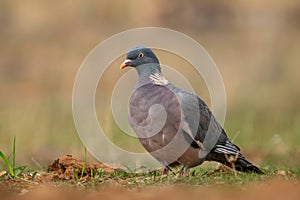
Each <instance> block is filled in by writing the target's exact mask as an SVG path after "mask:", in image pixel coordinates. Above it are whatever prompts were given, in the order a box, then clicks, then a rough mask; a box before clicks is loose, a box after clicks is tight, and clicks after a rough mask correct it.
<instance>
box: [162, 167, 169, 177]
mask: <svg viewBox="0 0 300 200" xmlns="http://www.w3.org/2000/svg"><path fill="white" fill-rule="evenodd" d="M168 171H169V168H167V167H165V168H164V169H163V171H162V173H161V175H162V176H164V175H167V173H168Z"/></svg>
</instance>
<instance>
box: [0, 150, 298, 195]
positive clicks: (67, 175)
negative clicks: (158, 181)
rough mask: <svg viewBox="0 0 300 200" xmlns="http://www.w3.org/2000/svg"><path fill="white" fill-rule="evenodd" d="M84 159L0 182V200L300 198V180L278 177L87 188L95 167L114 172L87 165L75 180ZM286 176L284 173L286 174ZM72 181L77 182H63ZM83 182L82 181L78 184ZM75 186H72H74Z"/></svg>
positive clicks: (107, 170) (63, 160)
mask: <svg viewBox="0 0 300 200" xmlns="http://www.w3.org/2000/svg"><path fill="white" fill-rule="evenodd" d="M82 165H83V161H82V160H80V159H77V158H73V157H72V156H69V155H68V156H62V157H60V158H58V159H56V160H55V161H54V162H53V163H52V164H50V165H49V167H48V169H47V170H48V172H38V174H37V175H36V178H35V179H32V177H31V176H32V175H28V176H26V177H23V178H21V179H7V180H3V181H0V193H1V196H0V199H8V200H10V199H20V200H27V199H28V200H35V199H46V200H48V199H49V200H50V199H51V200H52V199H55V200H60V199H72V200H77V199H78V200H79V199H95V200H96V199H149V200H150V199H170V198H172V200H176V199H184V198H185V199H186V198H188V200H192V199H198V200H199V199H222V200H227V199H230V200H235V199H243V200H248V199H249V200H250V199H272V200H277V199H278V200H282V199H295V200H296V199H297V200H298V199H300V182H298V181H286V180H285V179H282V178H281V179H275V180H271V181H266V182H264V183H259V184H250V185H245V186H242V187H233V186H224V185H217V184H216V185H213V186H212V185H211V186H186V185H166V186H162V187H161V186H149V187H143V188H136V187H135V188H131V189H129V188H124V187H122V186H120V185H119V184H117V183H116V182H114V181H111V182H108V183H107V184H105V185H104V186H102V187H88V189H87V188H86V187H84V186H83V185H82V184H80V183H82V182H84V181H88V180H89V179H90V177H89V175H90V173H91V170H94V169H96V168H102V169H103V170H104V171H105V173H110V172H113V169H112V168H109V167H107V166H106V165H103V164H87V165H86V167H85V170H84V173H83V177H82V178H81V180H80V181H79V182H77V184H76V182H75V177H74V172H76V173H77V176H78V177H80V175H81V170H82V168H81V167H82ZM282 177H284V176H282ZM66 180H68V181H69V182H68V183H70V181H71V182H72V181H74V183H75V184H65V185H64V184H62V183H64V182H66ZM78 183H79V184H78ZM70 185H71V186H70Z"/></svg>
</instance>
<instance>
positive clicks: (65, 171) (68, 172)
mask: <svg viewBox="0 0 300 200" xmlns="http://www.w3.org/2000/svg"><path fill="white" fill-rule="evenodd" d="M83 167H84V170H83V172H82V168H83ZM99 169H102V170H103V171H104V172H105V173H111V172H114V169H113V168H111V167H108V166H107V165H105V164H99V163H92V164H89V163H86V165H85V166H84V161H83V160H80V159H78V158H73V157H72V156H71V155H66V156H62V157H60V158H58V159H56V160H54V161H53V163H51V164H50V165H49V166H48V168H47V171H48V172H51V173H52V175H54V176H53V179H60V180H70V179H75V178H76V176H77V177H79V178H81V177H90V176H91V175H93V174H95V173H96V172H97V170H99Z"/></svg>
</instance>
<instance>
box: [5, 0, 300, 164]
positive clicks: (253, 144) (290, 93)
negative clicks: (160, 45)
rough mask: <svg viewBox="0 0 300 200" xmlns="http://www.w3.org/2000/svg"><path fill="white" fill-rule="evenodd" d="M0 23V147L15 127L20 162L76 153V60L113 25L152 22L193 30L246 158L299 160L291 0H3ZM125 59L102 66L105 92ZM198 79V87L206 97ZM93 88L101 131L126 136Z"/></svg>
mask: <svg viewBox="0 0 300 200" xmlns="http://www.w3.org/2000/svg"><path fill="white" fill-rule="evenodd" d="M0 26H1V29H0V44H1V45H0V52H1V53H0V149H1V151H3V152H5V153H6V154H9V153H10V152H11V146H12V141H13V137H14V136H16V138H17V161H18V163H20V164H26V165H29V166H31V167H32V168H36V167H38V165H41V166H45V165H47V164H49V163H50V162H51V161H52V160H54V159H55V158H57V157H58V156H61V155H65V154H72V155H74V156H78V157H82V156H83V146H82V144H81V142H80V139H79V137H78V135H77V132H76V129H75V125H74V122H73V117H72V89H73V83H74V80H75V76H76V73H77V70H78V69H79V66H80V64H81V63H82V62H83V60H84V58H85V57H86V56H87V55H88V53H89V52H90V51H91V50H92V49H93V48H94V47H95V46H96V45H97V44H99V43H100V42H101V41H103V40H105V39H106V38H108V37H110V36H111V35H113V34H116V33H119V32H121V31H125V30H127V29H131V28H136V27H144V26H159V27H165V28H171V29H174V30H177V31H180V32H183V33H185V34H187V35H189V36H191V37H192V38H194V39H195V40H197V41H198V42H199V43H200V44H201V45H202V46H203V47H204V48H205V49H206V50H207V51H208V53H209V54H210V55H211V57H212V58H213V60H214V61H215V62H216V64H217V66H218V68H219V70H220V72H221V75H222V77H223V80H224V84H225V88H226V93H227V117H226V121H225V129H226V131H227V132H228V135H229V137H230V138H235V143H236V144H238V145H239V146H241V147H242V150H243V152H244V153H245V154H246V156H248V157H250V158H249V159H250V160H252V161H254V162H255V163H257V164H260V165H263V166H280V167H281V166H288V167H297V166H300V159H299V158H300V143H299V142H300V131H299V130H300V112H299V111H300V103H299V100H300V93H299V91H300V80H299V78H300V77H299V74H300V69H299V67H300V58H299V55H300V37H299V35H300V2H299V1H296V0H278V1H258V0H253V1H248V2H246V1H240V0H238V1H226V3H225V2H224V1H219V0H217V1H205V2H200V1H192V0H187V1H179V0H175V1H167V0H153V1H142V2H141V1H123V0H110V1H108V0H103V1H90V0H87V1H71V0H67V1H60V2H53V1H44V0H41V1H35V0H28V1H8V0H2V1H1V2H0ZM158 53H159V57H160V59H161V60H162V61H166V60H167V59H168V56H169V55H165V54H164V52H158ZM123 59H124V57H123V58H118V59H117V60H116V61H115V62H114V63H112V65H113V66H112V68H113V70H111V74H114V76H110V75H109V73H110V72H109V70H108V72H107V73H108V74H107V75H106V76H105V77H106V78H105V79H104V80H101V81H100V82H99V90H101V91H102V93H101V95H102V96H103V95H104V96H109V95H111V88H112V87H113V84H115V82H114V79H115V78H111V77H120V76H121V75H122V74H123V73H124V71H120V70H119V65H120V62H121V61H122V60H123ZM173 61H174V65H175V60H173ZM168 64H170V65H171V66H172V60H171V61H170V60H169V61H168ZM177 64H178V63H177ZM112 68H110V69H112ZM186 78H187V79H188V80H190V81H191V82H192V83H193V81H195V80H193V79H197V78H199V77H193V76H190V77H189V76H188V74H187V77H186ZM200 79H201V78H199V80H200ZM195 83H196V82H195ZM201 88H205V85H203V86H201V85H200V86H199V88H198V89H197V88H196V92H197V94H198V95H200V96H202V97H203V99H204V100H205V101H207V102H208V103H209V101H210V99H209V95H208V94H207V91H206V90H205V89H204V90H201ZM105 91H106V92H105ZM101 95H97V100H98V101H97V102H98V103H97V111H98V113H100V114H99V115H101V116H102V118H103V120H104V122H105V127H106V128H107V129H108V130H111V131H110V132H109V137H110V138H112V140H114V142H115V143H118V142H119V143H120V144H122V145H123V146H126V144H128V146H130V145H129V144H131V143H132V142H128V143H127V142H126V140H122V137H119V136H118V137H116V134H122V133H121V132H120V130H118V128H116V127H115V124H114V122H113V120H112V117H111V113H110V112H109V110H108V109H107V105H109V104H107V101H101V98H102V97H101ZM103 98H104V97H103ZM105 102H106V104H107V105H106V104H105ZM102 103H103V104H102ZM124 106H127V105H124ZM99 119H100V120H101V117H100V118H99ZM103 120H102V121H103ZM126 120H127V119H126Z"/></svg>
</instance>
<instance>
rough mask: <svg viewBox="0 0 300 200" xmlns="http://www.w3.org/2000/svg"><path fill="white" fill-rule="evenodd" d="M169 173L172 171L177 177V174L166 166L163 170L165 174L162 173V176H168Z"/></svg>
mask: <svg viewBox="0 0 300 200" xmlns="http://www.w3.org/2000/svg"><path fill="white" fill-rule="evenodd" d="M169 171H171V172H172V173H173V174H174V175H176V173H175V172H174V171H173V170H172V169H171V167H170V166H168V165H165V168H164V169H163V172H162V174H161V175H162V176H164V175H166V174H167V173H168V172H169Z"/></svg>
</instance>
